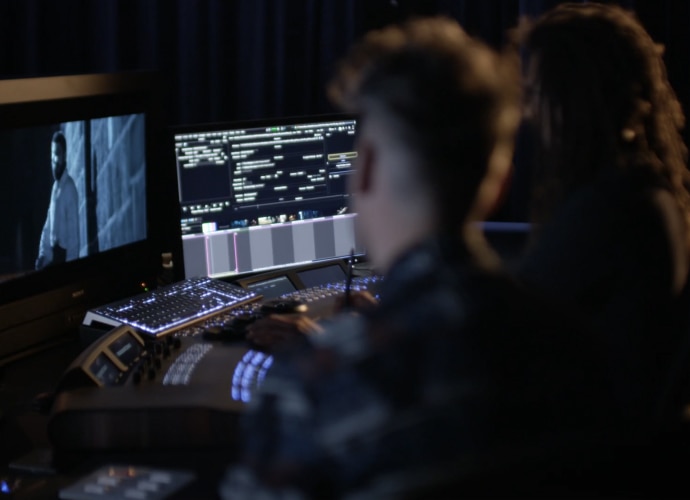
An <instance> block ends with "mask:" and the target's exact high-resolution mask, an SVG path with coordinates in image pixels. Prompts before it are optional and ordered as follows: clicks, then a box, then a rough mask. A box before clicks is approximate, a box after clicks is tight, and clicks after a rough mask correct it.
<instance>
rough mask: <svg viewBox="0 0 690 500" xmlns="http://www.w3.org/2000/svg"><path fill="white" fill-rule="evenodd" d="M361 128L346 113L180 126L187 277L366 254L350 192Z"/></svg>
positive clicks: (178, 156) (179, 169)
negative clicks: (350, 206) (353, 252)
mask: <svg viewBox="0 0 690 500" xmlns="http://www.w3.org/2000/svg"><path fill="white" fill-rule="evenodd" d="M355 132H356V121H355V119H354V118H352V117H347V116H344V115H339V116H329V117H325V116H319V117H297V118H284V119H278V120H273V121H271V122H263V123H260V124H257V122H244V123H235V124H225V125H223V124H214V125H199V126H191V127H184V128H182V129H178V130H177V131H176V132H175V134H174V140H175V153H176V161H177V175H178V189H179V199H180V209H181V221H180V222H181V228H182V249H183V260H184V265H185V276H186V277H193V276H211V277H228V276H234V275H240V274H249V273H253V272H259V271H267V270H272V269H278V268H281V267H285V266H291V265H300V264H306V263H310V262H315V261H320V260H326V259H335V258H338V257H345V256H347V255H348V254H349V253H350V252H351V250H352V249H353V248H354V249H355V250H356V252H357V253H358V254H363V253H364V250H363V249H362V248H361V245H360V244H359V243H358V242H357V239H356V234H355V229H354V219H355V214H353V213H349V212H348V195H347V188H346V185H347V176H348V175H350V173H351V172H352V161H353V159H354V158H355V157H356V153H355V145H354V140H355Z"/></svg>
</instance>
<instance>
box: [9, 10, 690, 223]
mask: <svg viewBox="0 0 690 500" xmlns="http://www.w3.org/2000/svg"><path fill="white" fill-rule="evenodd" d="M557 3H560V2H558V1H554V0H464V1H462V0H454V1H453V0H99V1H93V0H58V1H55V0H23V1H19V0H0V78H16V77H30V76H44V75H58V74H76V73H96V72H115V71H130V70H150V69H153V70H156V71H158V72H159V74H160V76H161V81H162V85H161V88H160V92H161V95H162V98H163V100H164V102H165V104H166V106H165V109H166V112H167V116H166V117H165V118H166V120H167V122H168V123H169V124H170V125H177V124H189V123H200V122H212V121H230V120H237V119H250V118H252V119H253V118H264V117H274V116H289V115H301V114H314V113H325V112H329V111H331V108H330V106H329V103H328V101H327V99H326V97H325V93H324V87H325V84H326V82H327V80H328V78H329V76H330V74H331V73H332V71H333V67H334V64H335V62H336V61H337V60H338V58H339V57H340V56H341V55H342V54H343V53H344V52H345V50H346V49H347V47H348V46H349V45H350V43H351V42H352V41H353V40H355V39H356V38H357V37H359V36H360V35H361V34H363V33H364V32H366V31H367V30H369V29H372V28H376V27H380V26H383V25H385V24H388V23H390V22H393V21H399V20H402V19H405V18H407V17H410V16H415V15H425V14H447V15H450V16H451V17H454V18H456V19H458V20H459V21H460V22H461V24H463V26H464V27H465V28H466V30H467V31H468V32H470V33H471V34H473V35H476V36H479V37H480V38H482V39H484V40H485V41H487V42H488V43H490V44H492V45H494V46H499V45H500V44H501V43H502V42H503V40H504V34H505V31H506V29H508V28H510V27H513V26H514V25H515V24H516V22H517V20H518V18H519V17H520V16H522V15H530V16H536V15H538V14H539V13H541V12H543V11H544V10H546V9H548V8H549V7H551V6H553V5H555V4H557ZM616 3H620V4H622V5H624V6H626V7H629V8H633V9H634V10H635V11H636V12H637V13H638V16H639V17H640V19H641V20H642V22H643V23H644V24H645V26H646V27H647V28H648V30H649V31H650V33H651V34H652V36H653V38H655V39H656V40H657V41H658V42H660V43H663V44H664V45H665V46H666V56H665V57H666V61H667V64H668V70H669V76H670V78H671V81H672V83H673V84H674V86H675V88H676V91H677V92H678V94H679V97H680V98H681V100H682V102H683V104H684V106H686V112H687V103H688V102H690V75H689V74H688V66H689V65H688V64H687V62H686V61H687V59H688V55H689V53H690V47H689V42H690V35H689V34H688V33H690V30H688V27H690V2H685V1H676V0H627V1H625V0H622V1H619V2H616ZM516 217H518V218H520V215H517V216H516Z"/></svg>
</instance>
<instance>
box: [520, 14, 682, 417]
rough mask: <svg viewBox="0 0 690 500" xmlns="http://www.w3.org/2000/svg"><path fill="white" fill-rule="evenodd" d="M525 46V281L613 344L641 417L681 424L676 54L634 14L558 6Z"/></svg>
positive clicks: (626, 399) (626, 394) (616, 376)
mask: <svg viewBox="0 0 690 500" xmlns="http://www.w3.org/2000/svg"><path fill="white" fill-rule="evenodd" d="M516 34H517V41H518V42H519V43H520V45H521V48H522V49H523V50H524V55H525V62H526V65H525V68H526V69H525V80H526V83H525V111H526V116H527V118H528V120H527V122H528V123H530V124H531V125H532V126H533V128H532V130H533V135H534V138H535V139H536V141H535V143H536V147H535V149H534V156H535V158H534V159H535V164H534V171H533V172H532V176H533V177H532V180H533V185H534V191H533V204H532V217H533V221H534V222H535V224H534V229H535V231H534V234H533V239H532V242H531V243H532V244H531V246H530V248H529V250H528V252H527V254H526V257H525V259H524V262H523V264H522V267H521V270H520V275H521V277H522V280H523V281H524V282H525V283H527V284H528V285H530V286H532V287H534V288H536V289H538V290H540V291H541V292H543V293H545V294H548V295H550V296H551V297H558V298H559V299H560V300H562V301H563V302H564V303H566V304H570V305H571V306H573V307H575V308H576V309H577V310H578V311H579V312H580V313H581V314H583V315H584V316H585V317H586V318H587V319H588V320H589V321H590V322H591V324H592V325H593V326H594V327H595V328H597V329H598V330H600V332H599V333H600V335H599V338H600V339H601V345H600V346H599V347H600V348H601V349H602V352H603V353H604V354H605V356H606V357H607V359H608V360H609V363H610V366H611V375H612V377H613V381H614V384H615V386H616V388H617V392H618V394H619V395H620V397H621V402H622V403H623V404H624V408H625V409H626V412H628V414H629V415H631V416H634V417H635V418H636V419H638V420H640V421H642V422H645V423H655V422H658V419H659V418H662V419H665V418H666V417H669V416H670V417H671V418H676V416H677V410H678V403H682V402H685V401H683V400H678V397H681V394H680V393H679V387H680V385H679V384H680V378H679V373H677V372H676V369H677V368H678V367H679V363H682V360H681V359H680V358H681V357H682V354H683V353H682V346H683V344H684V343H685V337H686V336H688V331H689V330H688V326H687V319H688V317H689V315H690V300H689V299H688V297H689V295H690V294H689V293H688V288H689V287H688V268H689V263H690V230H689V228H690V194H689V192H688V186H690V176H689V173H688V169H687V164H686V156H687V151H686V146H685V144H684V142H683V139H682V136H681V133H680V131H681V130H682V127H683V126H684V116H683V112H682V109H681V105H680V103H679V101H678V99H677V98H676V95H675V93H674V91H673V89H672V87H671V85H670V84H669V81H668V78H667V75H666V67H665V65H664V61H663V58H662V55H663V47H661V46H660V45H658V44H657V43H655V42H654V41H653V40H652V38H651V37H650V35H649V34H648V33H647V32H646V31H645V29H644V27H643V26H642V24H641V23H640V22H639V20H638V19H637V17H636V16H635V15H634V14H633V13H632V12H630V11H627V10H625V9H623V8H621V7H619V6H615V5H605V4H597V3H590V2H588V3H564V4H561V5H558V6H557V7H555V8H554V9H552V10H550V11H548V12H547V13H545V14H544V15H542V16H541V17H540V18H538V19H537V20H536V21H535V22H529V21H527V22H525V23H522V24H521V25H520V26H519V27H518V29H517V30H516ZM688 395H690V392H689V393H688ZM689 399H690V398H689Z"/></svg>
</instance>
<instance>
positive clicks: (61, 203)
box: [36, 131, 79, 269]
mask: <svg viewBox="0 0 690 500" xmlns="http://www.w3.org/2000/svg"><path fill="white" fill-rule="evenodd" d="M50 159H51V165H52V169H53V178H54V179H55V182H54V183H53V189H52V191H51V195H50V205H48V215H47V216H46V222H45V224H44V225H43V231H42V233H41V242H40V245H39V248H38V258H37V259H36V269H41V268H43V267H45V266H48V265H51V264H59V263H60V262H66V261H68V260H74V259H76V258H77V257H79V195H78V193H77V186H76V185H75V183H74V179H72V177H71V176H70V175H69V173H68V172H67V141H66V140H65V135H64V134H63V133H62V132H61V131H57V132H55V133H54V134H53V139H52V141H51V147H50Z"/></svg>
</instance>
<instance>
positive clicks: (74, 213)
mask: <svg viewBox="0 0 690 500" xmlns="http://www.w3.org/2000/svg"><path fill="white" fill-rule="evenodd" d="M156 90H157V89H156V88H155V85H154V77H153V75H151V74H147V73H132V74H100V75H76V76H64V77H45V78H34V79H20V80H5V81H0V151H2V174H3V181H2V183H0V207H1V210H2V214H3V217H2V218H1V219H0V233H1V234H3V235H4V236H3V238H0V293H1V296H0V364H1V363H2V362H3V361H7V360H10V359H12V358H15V357H17V356H21V355H22V354H23V353H25V352H27V351H31V350H33V349H35V348H38V347H40V346H41V345H44V344H46V343H50V342H51V341H55V340H57V339H58V338H60V337H61V336H63V335H65V334H67V333H69V332H70V331H72V330H73V331H74V332H76V331H77V327H78V325H79V323H80V321H81V319H82V318H83V316H84V313H85V312H86V310H87V309H88V308H90V307H93V306H96V305H100V303H105V302H108V301H110V300H114V299H117V298H121V296H123V295H127V294H130V293H134V292H136V291H137V286H138V284H139V283H142V282H145V281H146V280H147V279H148V277H149V276H150V275H151V274H154V273H155V272H156V270H157V268H156V267H154V266H155V259H156V255H158V259H159V261H160V253H161V251H162V250H164V248H162V245H161V242H160V238H159V235H158V234H157V232H156V231H157V230H159V229H160V230H161V231H162V230H164V229H163V228H162V227H160V224H159V223H160V221H161V220H162V217H161V216H160V213H159V212H158V211H160V210H162V209H163V206H164V204H165V202H164V201H161V200H157V199H156V197H159V196H160V197H163V196H164V195H163V194H162V193H164V192H165V179H164V175H163V174H162V173H161V172H158V171H157V165H156V161H155V158H156V156H158V155H157V154H156V152H155V151H154V150H153V149H154V145H155V144H156V143H157V139H156V137H158V138H160V137H164V134H163V135H161V132H158V131H159V130H160V131H162V132H163V133H164V131H165V127H164V126H163V124H162V123H160V122H159V115H158V112H157V110H156V106H155V104H154V102H155V100H154V99H153V98H152V95H153V93H154V92H156ZM154 179H155V182H156V185H154V183H153V180H154ZM169 185H170V188H171V189H170V190H169V192H170V193H171V194H172V198H173V203H172V205H173V206H174V202H175V201H176V200H175V198H174V174H173V175H172V180H171V181H170V182H169ZM175 227H176V228H177V226H176V225H175ZM178 234H179V233H178Z"/></svg>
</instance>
